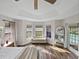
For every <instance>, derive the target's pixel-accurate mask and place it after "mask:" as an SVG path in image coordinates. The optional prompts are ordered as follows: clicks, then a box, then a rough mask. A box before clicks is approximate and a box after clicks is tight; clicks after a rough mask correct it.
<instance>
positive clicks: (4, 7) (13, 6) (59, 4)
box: [0, 0, 79, 21]
mask: <svg viewBox="0 0 79 59" xmlns="http://www.w3.org/2000/svg"><path fill="white" fill-rule="evenodd" d="M38 1H39V3H38V9H37V10H34V3H33V2H34V0H19V1H17V2H16V1H15V0H0V15H3V16H7V17H11V18H15V19H21V20H30V21H48V20H56V19H64V18H66V17H69V16H73V15H75V14H78V13H79V0H57V1H56V3H55V4H50V3H48V2H46V1H44V0H38Z"/></svg>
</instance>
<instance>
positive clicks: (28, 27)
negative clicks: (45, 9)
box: [26, 24, 32, 38]
mask: <svg viewBox="0 0 79 59" xmlns="http://www.w3.org/2000/svg"><path fill="white" fill-rule="evenodd" d="M31 37H32V25H30V24H29V25H27V27H26V38H31Z"/></svg>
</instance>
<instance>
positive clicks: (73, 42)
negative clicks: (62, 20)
mask: <svg viewBox="0 0 79 59" xmlns="http://www.w3.org/2000/svg"><path fill="white" fill-rule="evenodd" d="M69 39H70V46H72V47H73V48H75V49H76V50H78V44H79V26H78V24H72V25H71V26H69Z"/></svg>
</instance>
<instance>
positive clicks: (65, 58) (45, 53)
mask: <svg viewBox="0 0 79 59" xmlns="http://www.w3.org/2000/svg"><path fill="white" fill-rule="evenodd" d="M19 59H77V57H76V56H75V55H74V54H73V53H71V52H69V51H67V50H66V49H62V48H58V47H54V46H51V45H29V46H27V48H26V50H25V51H24V53H23V55H22V56H21V57H20V58H19Z"/></svg>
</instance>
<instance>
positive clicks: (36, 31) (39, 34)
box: [35, 25, 43, 38]
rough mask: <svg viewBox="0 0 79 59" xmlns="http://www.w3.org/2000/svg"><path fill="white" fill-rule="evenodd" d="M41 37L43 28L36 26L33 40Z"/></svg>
mask: <svg viewBox="0 0 79 59" xmlns="http://www.w3.org/2000/svg"><path fill="white" fill-rule="evenodd" d="M42 37H43V26H42V25H36V26H35V38H42Z"/></svg>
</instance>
